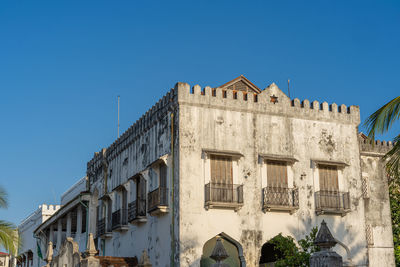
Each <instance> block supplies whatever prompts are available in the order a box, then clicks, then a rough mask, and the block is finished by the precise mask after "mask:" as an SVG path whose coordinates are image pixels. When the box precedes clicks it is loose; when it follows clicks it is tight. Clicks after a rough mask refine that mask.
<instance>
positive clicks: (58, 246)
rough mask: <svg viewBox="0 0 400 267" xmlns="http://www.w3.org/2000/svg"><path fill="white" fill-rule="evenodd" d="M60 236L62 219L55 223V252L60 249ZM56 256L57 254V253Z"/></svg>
mask: <svg viewBox="0 0 400 267" xmlns="http://www.w3.org/2000/svg"><path fill="white" fill-rule="evenodd" d="M61 234H62V219H61V218H60V219H58V221H57V246H56V247H57V252H58V251H59V250H60V248H61ZM57 254H58V253H57Z"/></svg>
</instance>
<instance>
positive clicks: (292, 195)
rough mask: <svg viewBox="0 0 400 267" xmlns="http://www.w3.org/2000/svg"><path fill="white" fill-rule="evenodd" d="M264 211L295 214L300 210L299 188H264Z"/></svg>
mask: <svg viewBox="0 0 400 267" xmlns="http://www.w3.org/2000/svg"><path fill="white" fill-rule="evenodd" d="M262 192H263V193H262V194H263V211H264V212H266V211H288V212H289V213H293V212H294V211H295V210H297V209H298V208H299V190H298V189H297V188H285V187H272V186H267V187H265V188H263V191H262Z"/></svg>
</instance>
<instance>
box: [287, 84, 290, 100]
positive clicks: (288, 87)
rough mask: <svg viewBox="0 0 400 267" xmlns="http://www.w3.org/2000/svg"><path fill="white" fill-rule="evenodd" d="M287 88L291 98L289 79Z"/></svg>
mask: <svg viewBox="0 0 400 267" xmlns="http://www.w3.org/2000/svg"><path fill="white" fill-rule="evenodd" d="M287 89H288V93H289V98H290V80H289V79H288V80H287Z"/></svg>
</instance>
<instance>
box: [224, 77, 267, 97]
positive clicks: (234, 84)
mask: <svg viewBox="0 0 400 267" xmlns="http://www.w3.org/2000/svg"><path fill="white" fill-rule="evenodd" d="M218 88H222V89H225V90H234V91H245V92H253V93H256V94H259V93H261V90H260V88H258V87H257V86H255V85H254V84H253V83H252V82H250V81H249V80H248V79H247V78H246V77H244V76H243V75H240V76H239V77H237V78H236V79H233V80H232V81H230V82H227V83H225V84H223V85H221V86H218Z"/></svg>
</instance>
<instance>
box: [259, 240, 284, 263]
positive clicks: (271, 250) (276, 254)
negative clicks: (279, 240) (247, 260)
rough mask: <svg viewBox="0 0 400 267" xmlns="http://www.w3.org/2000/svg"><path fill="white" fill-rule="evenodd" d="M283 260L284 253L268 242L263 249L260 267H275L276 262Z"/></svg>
mask: <svg viewBox="0 0 400 267" xmlns="http://www.w3.org/2000/svg"><path fill="white" fill-rule="evenodd" d="M282 258H283V253H282V252H281V251H280V250H279V249H278V248H277V247H276V245H275V244H273V242H271V241H268V242H267V243H265V244H264V245H263V246H262V248H261V257H260V267H261V266H262V267H264V266H265V267H266V266H274V264H273V263H274V262H276V261H277V260H279V259H282Z"/></svg>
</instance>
